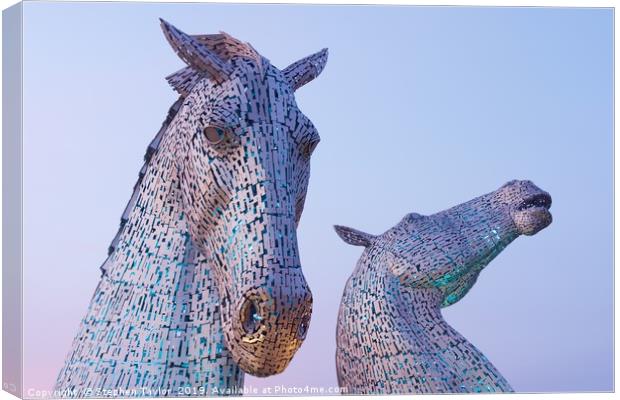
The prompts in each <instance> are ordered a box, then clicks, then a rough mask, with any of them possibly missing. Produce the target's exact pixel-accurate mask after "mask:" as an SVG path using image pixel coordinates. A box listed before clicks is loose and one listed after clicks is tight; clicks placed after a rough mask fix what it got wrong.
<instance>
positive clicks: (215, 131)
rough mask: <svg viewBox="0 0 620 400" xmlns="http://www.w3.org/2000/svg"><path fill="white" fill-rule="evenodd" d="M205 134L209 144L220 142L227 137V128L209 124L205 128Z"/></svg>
mask: <svg viewBox="0 0 620 400" xmlns="http://www.w3.org/2000/svg"><path fill="white" fill-rule="evenodd" d="M204 134H205V138H207V142H209V144H218V143H221V142H222V141H224V139H226V129H224V128H219V127H217V126H207V127H206V128H205V129H204Z"/></svg>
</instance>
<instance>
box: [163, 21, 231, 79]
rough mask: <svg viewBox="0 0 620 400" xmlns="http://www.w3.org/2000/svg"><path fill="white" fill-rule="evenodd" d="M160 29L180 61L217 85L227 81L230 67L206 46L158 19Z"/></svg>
mask: <svg viewBox="0 0 620 400" xmlns="http://www.w3.org/2000/svg"><path fill="white" fill-rule="evenodd" d="M160 21H161V29H162V31H163V32H164V36H165V37H166V39H167V40H168V43H170V46H172V48H173V49H174V51H175V52H176V53H177V55H178V56H179V57H180V58H181V60H183V61H185V63H186V64H187V65H188V66H190V67H192V68H193V69H195V70H197V71H201V72H205V73H207V74H208V75H209V77H210V78H212V79H213V80H215V81H216V82H218V83H222V82H224V81H225V80H227V79H228V78H229V77H230V75H231V73H232V67H231V66H230V64H228V63H227V62H226V61H224V60H222V59H221V58H219V57H218V56H217V55H216V54H215V53H213V52H212V51H211V50H209V48H208V47H207V46H205V45H204V44H202V43H200V42H199V41H198V40H196V39H195V38H193V37H191V36H190V35H188V34H186V33H184V32H182V31H180V30H179V29H177V28H176V27H174V26H173V25H172V24H170V23H168V22H166V21H164V20H163V19H161V18H160Z"/></svg>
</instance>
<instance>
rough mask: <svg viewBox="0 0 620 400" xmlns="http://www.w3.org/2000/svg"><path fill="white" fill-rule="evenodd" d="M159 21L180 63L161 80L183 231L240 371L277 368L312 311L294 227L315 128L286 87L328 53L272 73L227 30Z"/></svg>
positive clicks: (314, 71) (297, 83)
mask: <svg viewBox="0 0 620 400" xmlns="http://www.w3.org/2000/svg"><path fill="white" fill-rule="evenodd" d="M161 25H162V29H163V31H164V34H165V36H166V38H167V39H168V42H169V43H170V45H171V46H172V48H173V49H174V50H175V52H176V53H177V54H178V55H179V57H180V58H181V59H182V60H183V61H185V63H186V64H187V67H186V68H184V69H183V70H181V71H179V72H177V73H175V74H173V75H171V76H170V77H168V80H169V82H170V83H171V84H172V85H173V87H175V88H176V89H177V90H178V91H179V93H181V94H183V95H184V96H185V97H186V99H185V102H184V104H183V106H182V107H181V109H180V110H179V112H178V114H177V117H176V119H175V121H174V122H173V123H172V125H171V126H170V128H169V134H170V135H172V136H175V137H176V140H177V149H178V150H177V151H178V154H177V156H178V157H177V160H178V161H177V163H178V164H177V168H178V170H179V176H180V179H179V181H180V188H181V193H182V200H183V210H184V211H185V214H186V216H187V221H188V225H189V232H190V234H191V237H192V241H193V242H194V243H195V244H196V246H197V247H198V248H199V249H200V250H201V252H202V253H203V254H205V255H206V256H207V257H208V259H209V260H210V261H211V265H212V268H213V271H214V275H215V280H216V283H217V288H218V292H219V296H220V302H221V310H222V312H221V316H222V325H223V329H224V334H225V338H226V344H227V347H228V349H229V350H230V351H231V352H232V354H233V358H234V360H235V362H237V363H238V364H239V366H240V367H241V368H242V369H243V370H244V371H246V372H248V373H251V374H253V375H257V376H266V375H271V374H274V373H278V372H281V371H283V370H284V368H285V367H286V366H287V365H288V363H289V361H290V360H291V358H292V357H293V355H294V354H295V352H296V350H297V349H298V348H299V346H300V345H301V343H302V342H303V340H304V338H305V336H306V333H307V331H308V325H309V322H310V314H311V312H312V294H311V292H310V288H309V287H308V284H307V283H306V280H305V278H304V275H303V273H302V269H301V265H300V261H299V251H298V246H297V236H296V227H297V224H298V222H299V218H300V216H301V213H302V210H303V206H304V200H305V197H306V190H307V186H308V178H309V172H310V156H311V154H312V151H313V150H314V148H315V147H316V145H317V144H318V142H319V135H318V133H317V131H316V129H315V128H314V126H313V124H312V123H311V122H310V120H309V119H308V118H307V117H306V116H305V115H304V114H302V112H301V111H300V110H299V108H298V107H297V104H296V103H295V96H294V92H295V90H297V89H298V88H299V87H301V86H302V85H304V84H306V83H308V82H309V81H311V80H312V79H314V78H315V77H316V76H318V75H319V74H320V73H321V71H322V70H323V67H324V65H325V62H326V61H327V50H326V49H324V50H322V51H320V52H318V53H316V54H313V55H311V56H309V57H307V58H304V59H302V60H300V61H298V62H296V63H294V64H292V65H291V66H289V67H287V68H285V69H284V70H282V71H280V70H279V69H277V68H276V67H274V66H273V65H271V64H270V62H269V61H268V60H267V59H266V58H264V57H263V56H261V55H260V54H258V53H257V52H256V50H254V49H253V48H252V47H251V46H250V45H249V44H246V43H242V42H240V41H238V40H236V39H234V38H232V37H231V36H229V35H227V34H225V33H221V34H218V35H202V36H190V35H187V34H185V33H183V32H181V31H180V30H178V29H176V28H175V27H174V26H172V25H170V24H169V23H167V22H165V21H163V20H162V22H161Z"/></svg>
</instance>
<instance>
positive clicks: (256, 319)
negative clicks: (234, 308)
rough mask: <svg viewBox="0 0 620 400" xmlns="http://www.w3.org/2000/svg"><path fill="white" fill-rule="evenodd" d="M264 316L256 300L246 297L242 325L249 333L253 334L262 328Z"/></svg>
mask: <svg viewBox="0 0 620 400" xmlns="http://www.w3.org/2000/svg"><path fill="white" fill-rule="evenodd" d="M262 320H263V317H262V316H261V315H260V310H259V307H258V304H257V303H256V300H254V299H246V300H245V302H244V303H243V306H242V307H241V325H242V326H243V330H244V331H245V332H246V333H247V334H253V333H256V331H258V328H260V325H261V321H262Z"/></svg>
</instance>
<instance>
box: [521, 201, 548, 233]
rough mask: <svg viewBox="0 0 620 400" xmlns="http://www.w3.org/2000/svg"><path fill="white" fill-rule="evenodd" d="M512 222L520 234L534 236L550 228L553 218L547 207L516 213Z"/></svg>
mask: <svg viewBox="0 0 620 400" xmlns="http://www.w3.org/2000/svg"><path fill="white" fill-rule="evenodd" d="M512 220H513V222H514V224H515V226H516V227H517V231H518V232H519V234H521V235H526V236H532V235H535V234H537V233H538V232H540V231H541V230H543V229H545V228H546V227H548V226H549V225H550V224H551V222H552V221H553V217H552V216H551V213H550V212H549V210H548V209H547V208H546V207H532V208H528V209H526V210H517V211H514V212H513V213H512Z"/></svg>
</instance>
